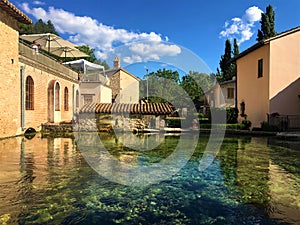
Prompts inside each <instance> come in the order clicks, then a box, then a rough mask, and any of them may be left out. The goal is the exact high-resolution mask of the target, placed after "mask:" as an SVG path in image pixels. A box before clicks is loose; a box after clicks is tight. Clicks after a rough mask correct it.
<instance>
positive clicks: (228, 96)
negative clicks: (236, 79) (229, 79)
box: [227, 87, 234, 99]
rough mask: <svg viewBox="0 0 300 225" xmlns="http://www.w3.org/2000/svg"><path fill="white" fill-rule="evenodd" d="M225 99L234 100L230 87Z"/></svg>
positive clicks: (232, 89) (232, 90)
mask: <svg viewBox="0 0 300 225" xmlns="http://www.w3.org/2000/svg"><path fill="white" fill-rule="evenodd" d="M229 90H230V91H229ZM227 99H234V88H232V87H228V88H227Z"/></svg>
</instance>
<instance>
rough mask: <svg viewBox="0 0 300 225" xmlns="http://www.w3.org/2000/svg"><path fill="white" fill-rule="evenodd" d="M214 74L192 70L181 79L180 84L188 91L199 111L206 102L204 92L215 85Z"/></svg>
mask: <svg viewBox="0 0 300 225" xmlns="http://www.w3.org/2000/svg"><path fill="white" fill-rule="evenodd" d="M213 80H214V78H213V75H210V76H209V75H208V74H205V73H198V72H193V71H190V72H189V74H187V75H185V76H183V77H182V79H181V83H180V86H181V87H182V88H183V89H184V90H185V91H186V92H187V94H188V95H189V96H190V97H191V99H192V100H193V102H194V105H195V107H196V109H197V111H199V110H200V107H201V106H202V105H203V104H204V101H205V96H204V92H205V91H207V90H208V89H209V88H211V87H212V85H213Z"/></svg>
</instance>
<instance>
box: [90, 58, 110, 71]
mask: <svg viewBox="0 0 300 225" xmlns="http://www.w3.org/2000/svg"><path fill="white" fill-rule="evenodd" d="M93 63H96V64H99V65H101V66H104V68H105V69H106V70H109V69H110V67H109V65H108V63H107V62H106V61H105V60H103V61H101V60H100V59H96V60H95V61H94V62H93Z"/></svg>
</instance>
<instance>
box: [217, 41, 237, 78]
mask: <svg viewBox="0 0 300 225" xmlns="http://www.w3.org/2000/svg"><path fill="white" fill-rule="evenodd" d="M233 47H234V48H233V51H232V47H231V42H230V40H229V39H227V40H226V42H225V52H224V55H222V56H221V60H220V63H219V65H220V70H219V68H217V79H218V81H219V82H223V81H227V80H231V79H232V78H233V77H234V76H236V63H235V61H234V57H236V56H237V55H238V54H239V47H238V44H237V40H236V38H235V39H234V44H233Z"/></svg>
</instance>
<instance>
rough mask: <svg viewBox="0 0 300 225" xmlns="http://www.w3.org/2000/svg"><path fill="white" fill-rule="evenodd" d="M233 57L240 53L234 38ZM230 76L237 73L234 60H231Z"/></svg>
mask: <svg viewBox="0 0 300 225" xmlns="http://www.w3.org/2000/svg"><path fill="white" fill-rule="evenodd" d="M232 53H233V58H235V57H237V56H238V54H240V50H239V46H238V44H237V40H236V38H235V39H234V40H233V52H232ZM231 66H232V77H233V76H236V75H237V67H236V61H235V60H232V65H231Z"/></svg>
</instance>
